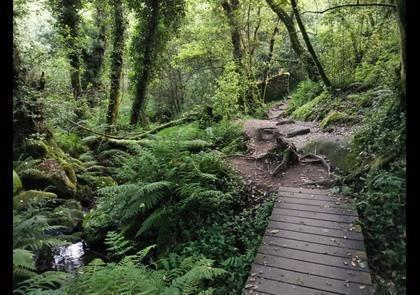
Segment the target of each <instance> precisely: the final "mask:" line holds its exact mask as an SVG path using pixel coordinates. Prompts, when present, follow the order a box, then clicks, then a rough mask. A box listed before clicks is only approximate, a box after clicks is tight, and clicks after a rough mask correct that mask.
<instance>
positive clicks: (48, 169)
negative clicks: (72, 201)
mask: <svg viewBox="0 0 420 295" xmlns="http://www.w3.org/2000/svg"><path fill="white" fill-rule="evenodd" d="M21 179H22V182H23V187H24V188H26V189H41V190H42V189H45V188H47V187H50V188H51V190H52V191H53V192H54V193H56V194H58V195H59V196H60V197H62V198H71V197H74V195H75V193H76V184H77V179H76V175H75V172H74V170H73V169H71V166H70V165H68V166H64V167H63V166H62V165H61V164H60V163H59V162H58V161H57V160H55V159H45V160H43V161H41V163H39V164H38V165H37V166H36V167H35V169H28V170H24V171H23V172H22V173H21Z"/></svg>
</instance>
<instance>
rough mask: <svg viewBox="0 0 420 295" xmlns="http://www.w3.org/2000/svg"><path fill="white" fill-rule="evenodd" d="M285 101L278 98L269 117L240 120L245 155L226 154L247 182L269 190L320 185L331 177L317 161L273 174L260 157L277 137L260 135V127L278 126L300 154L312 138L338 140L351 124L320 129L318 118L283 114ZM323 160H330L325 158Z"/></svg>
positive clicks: (350, 128)
mask: <svg viewBox="0 0 420 295" xmlns="http://www.w3.org/2000/svg"><path fill="white" fill-rule="evenodd" d="M286 108H287V102H280V103H278V104H276V105H275V106H273V107H272V108H271V109H269V110H268V119H267V120H260V119H250V120H245V121H242V123H243V125H244V131H245V134H246V136H247V138H248V139H249V140H248V150H249V153H248V155H247V156H241V155H233V156H231V157H229V161H230V163H232V165H233V167H234V168H235V170H237V171H238V172H239V173H240V174H241V175H242V176H243V177H244V178H245V179H246V183H247V184H248V185H257V186H262V187H263V188H265V189H268V190H276V189H277V187H278V186H295V187H296V186H298V187H308V188H310V187H320V184H318V183H322V182H328V181H330V180H332V177H331V175H330V173H329V171H327V170H328V169H327V168H326V167H325V166H324V165H322V163H320V162H315V161H314V162H305V161H299V163H298V164H297V165H294V166H291V167H289V168H288V169H287V170H285V171H283V172H281V173H279V174H278V175H275V176H274V175H272V174H271V173H270V171H268V170H269V169H267V164H266V163H265V162H264V161H263V160H262V158H263V157H264V156H265V155H266V154H267V153H268V152H269V151H270V149H272V148H273V147H274V146H275V145H276V140H275V139H274V138H273V137H272V136H269V137H268V138H267V137H264V138H260V137H259V130H262V129H267V130H270V129H272V128H273V129H274V130H277V131H278V132H279V134H280V136H281V137H282V139H284V140H285V141H286V142H288V143H289V144H293V145H294V146H295V147H296V149H297V151H298V153H299V154H300V155H301V156H303V153H304V152H303V151H302V149H303V148H304V147H305V145H306V144H308V143H309V142H311V141H314V140H320V139H321V140H326V141H330V142H340V141H342V140H344V139H345V138H347V137H349V136H350V135H351V134H352V133H353V129H352V128H353V127H350V126H335V127H334V128H331V129H329V130H322V129H321V128H320V127H319V124H318V123H317V122H303V121H295V120H291V119H288V118H286V115H285V110H286ZM284 123H285V124H284ZM304 129H309V130H310V132H309V133H306V134H301V135H296V136H293V137H286V136H287V135H288V134H290V133H291V132H295V131H298V130H304ZM325 161H326V162H329V160H328V159H327V158H325Z"/></svg>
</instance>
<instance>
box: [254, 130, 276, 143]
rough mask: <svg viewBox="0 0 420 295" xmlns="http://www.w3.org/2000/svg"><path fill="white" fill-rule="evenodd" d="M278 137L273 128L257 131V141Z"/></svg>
mask: <svg viewBox="0 0 420 295" xmlns="http://www.w3.org/2000/svg"><path fill="white" fill-rule="evenodd" d="M279 136H280V132H279V130H278V129H277V128H275V127H266V128H259V129H257V140H259V141H263V140H271V139H276V138H278V137H279Z"/></svg>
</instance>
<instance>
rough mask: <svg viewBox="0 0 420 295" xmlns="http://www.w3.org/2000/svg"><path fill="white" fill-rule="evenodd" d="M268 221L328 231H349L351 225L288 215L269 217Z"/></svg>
mask: <svg viewBox="0 0 420 295" xmlns="http://www.w3.org/2000/svg"><path fill="white" fill-rule="evenodd" d="M269 220H273V221H280V222H281V221H283V222H289V223H295V224H302V225H305V224H306V225H310V226H319V227H322V228H329V229H342V230H345V229H349V228H350V227H351V225H352V223H350V222H336V221H327V220H318V219H311V218H305V217H299V216H290V215H271V216H270V217H269Z"/></svg>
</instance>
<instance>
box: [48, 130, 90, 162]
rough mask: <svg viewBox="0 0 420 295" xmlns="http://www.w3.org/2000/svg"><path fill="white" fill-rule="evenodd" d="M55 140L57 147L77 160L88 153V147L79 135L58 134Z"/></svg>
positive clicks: (55, 135)
mask: <svg viewBox="0 0 420 295" xmlns="http://www.w3.org/2000/svg"><path fill="white" fill-rule="evenodd" d="M54 139H55V141H56V143H57V145H58V146H59V147H60V148H61V149H62V150H63V151H64V152H66V153H68V154H70V155H71V156H72V157H75V158H77V157H79V156H80V155H81V154H83V153H85V152H87V151H88V147H87V146H85V145H84V144H83V143H82V141H81V139H80V137H79V135H78V134H77V133H73V132H72V133H64V132H56V133H55V134H54Z"/></svg>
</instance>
